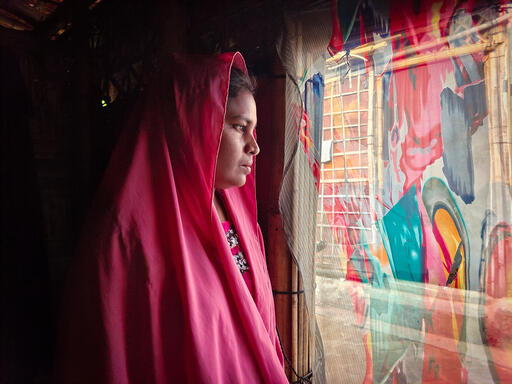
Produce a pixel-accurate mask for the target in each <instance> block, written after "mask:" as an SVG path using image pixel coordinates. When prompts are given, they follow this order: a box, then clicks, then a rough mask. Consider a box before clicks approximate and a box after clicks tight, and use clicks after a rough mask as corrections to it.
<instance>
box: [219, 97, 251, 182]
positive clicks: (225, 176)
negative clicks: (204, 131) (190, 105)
mask: <svg viewBox="0 0 512 384" xmlns="http://www.w3.org/2000/svg"><path fill="white" fill-rule="evenodd" d="M255 128H256V102H255V101H254V97H253V96H252V94H251V93H250V92H249V91H247V90H245V89H242V90H240V92H238V95H237V96H236V97H232V98H229V99H228V105H227V109H226V117H225V119H224V128H223V130H222V138H221V141H220V148H219V156H218V157H217V168H216V170H215V188H216V189H217V188H218V189H226V188H231V187H241V186H242V185H244V184H245V180H246V177H247V175H248V174H250V173H251V172H252V164H253V160H254V156H256V155H257V154H258V153H259V151H260V148H259V147H258V144H257V143H256V139H255V138H254V133H255Z"/></svg>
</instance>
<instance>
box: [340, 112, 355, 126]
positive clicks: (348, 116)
mask: <svg viewBox="0 0 512 384" xmlns="http://www.w3.org/2000/svg"><path fill="white" fill-rule="evenodd" d="M357 114H358V113H357V112H348V113H344V114H343V117H344V120H345V124H347V125H352V124H357Z"/></svg>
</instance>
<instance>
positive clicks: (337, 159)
mask: <svg viewBox="0 0 512 384" xmlns="http://www.w3.org/2000/svg"><path fill="white" fill-rule="evenodd" d="M333 166H334V168H343V167H345V159H344V157H343V156H334V158H333Z"/></svg>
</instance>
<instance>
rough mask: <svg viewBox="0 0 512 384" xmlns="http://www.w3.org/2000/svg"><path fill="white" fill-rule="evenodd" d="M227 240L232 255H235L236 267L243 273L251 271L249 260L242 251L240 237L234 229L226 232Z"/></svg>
mask: <svg viewBox="0 0 512 384" xmlns="http://www.w3.org/2000/svg"><path fill="white" fill-rule="evenodd" d="M226 239H227V240H228V244H229V247H230V248H231V253H232V254H233V260H234V261H235V264H236V266H237V267H238V269H239V270H240V272H241V273H244V272H247V271H248V270H249V265H248V264H247V260H246V259H245V256H244V254H243V252H242V250H241V249H240V245H239V241H238V235H237V233H236V232H235V229H234V228H233V227H231V226H230V227H229V229H228V230H227V231H226Z"/></svg>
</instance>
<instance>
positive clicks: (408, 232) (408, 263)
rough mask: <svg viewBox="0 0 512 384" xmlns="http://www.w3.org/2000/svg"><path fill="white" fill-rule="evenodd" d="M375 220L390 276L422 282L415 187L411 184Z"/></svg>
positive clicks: (420, 244) (420, 238)
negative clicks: (385, 211)
mask: <svg viewBox="0 0 512 384" xmlns="http://www.w3.org/2000/svg"><path fill="white" fill-rule="evenodd" d="M377 224H378V228H379V231H380V233H381V236H382V240H383V243H384V247H385V248H386V252H387V253H388V257H389V263H390V266H391V270H392V272H393V276H394V277H395V278H397V279H400V280H408V281H416V282H423V276H424V273H425V272H424V263H423V257H422V252H421V246H422V242H423V234H422V228H421V220H420V213H419V208H418V200H417V198H416V187H415V186H413V187H411V188H410V189H409V190H408V191H407V193H406V194H405V195H403V196H402V198H401V199H400V200H399V201H398V203H396V204H395V205H394V206H393V208H391V209H390V210H389V212H388V213H386V215H385V216H384V217H383V218H382V219H381V220H379V221H378V222H377Z"/></svg>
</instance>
